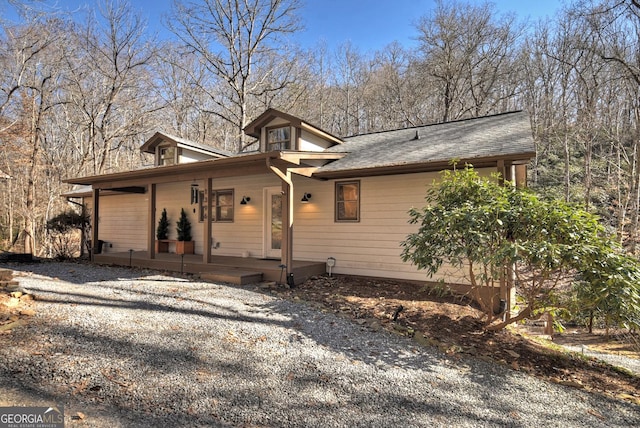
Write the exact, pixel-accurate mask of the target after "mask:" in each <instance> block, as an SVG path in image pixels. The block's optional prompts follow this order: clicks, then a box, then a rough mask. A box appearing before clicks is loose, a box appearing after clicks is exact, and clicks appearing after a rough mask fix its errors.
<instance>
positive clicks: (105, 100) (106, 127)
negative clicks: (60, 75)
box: [65, 1, 158, 174]
mask: <svg viewBox="0 0 640 428" xmlns="http://www.w3.org/2000/svg"><path fill="white" fill-rule="evenodd" d="M100 12H101V14H102V20H100V21H99V20H97V19H96V18H95V17H93V16H89V17H88V18H87V22H86V25H84V26H82V27H79V28H77V29H76V31H74V32H73V33H72V34H73V36H74V40H73V43H70V44H69V45H68V46H67V52H66V55H65V58H66V61H67V65H66V67H67V69H68V80H69V82H70V85H71V86H72V88H71V89H70V91H69V93H68V96H69V103H70V104H71V106H72V110H73V111H70V112H69V118H70V120H71V122H72V123H73V124H74V125H75V127H76V128H75V129H73V130H72V132H70V134H74V133H75V135H76V138H79V140H78V141H77V144H78V146H79V147H80V153H81V159H80V160H79V162H78V163H77V164H76V168H75V169H74V171H75V172H76V173H77V172H80V171H83V172H91V173H93V174H99V173H103V172H105V171H106V170H107V169H111V170H118V169H122V168H124V167H129V168H130V167H132V166H133V165H122V166H119V165H118V164H117V162H116V160H117V158H118V156H119V155H120V154H121V153H119V151H127V150H136V149H137V148H134V147H129V146H128V143H130V142H131V143H132V142H133V141H135V139H136V136H139V135H143V134H144V133H145V132H148V131H149V129H148V128H149V125H148V124H147V123H146V122H145V120H146V119H147V118H148V115H149V113H150V112H152V111H154V110H155V109H156V108H158V105H157V104H158V103H157V102H156V101H155V100H154V99H153V98H152V97H151V94H152V93H153V91H151V76H150V72H149V70H148V68H149V67H150V63H151V58H152V57H153V55H154V54H155V47H154V46H153V44H152V43H150V42H147V41H145V39H144V29H145V27H144V22H143V21H142V20H141V18H140V17H139V15H138V14H136V13H135V12H134V11H133V10H132V9H131V7H130V6H129V4H128V3H126V2H115V1H114V2H111V1H107V2H106V3H104V4H102V6H101V8H100ZM103 23H104V24H103Z"/></svg>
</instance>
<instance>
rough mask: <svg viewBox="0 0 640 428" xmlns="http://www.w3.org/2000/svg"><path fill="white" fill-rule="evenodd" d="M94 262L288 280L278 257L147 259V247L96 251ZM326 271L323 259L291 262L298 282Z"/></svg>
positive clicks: (238, 279)
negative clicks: (109, 251)
mask: <svg viewBox="0 0 640 428" xmlns="http://www.w3.org/2000/svg"><path fill="white" fill-rule="evenodd" d="M94 262H95V263H100V264H113V265H118V266H131V267H141V268H149V269H158V270H166V271H171V272H184V273H194V274H199V275H200V276H201V277H202V278H203V279H206V280H210V281H223V282H229V283H232V284H240V285H244V284H251V283H257V282H261V281H276V282H281V283H285V284H286V283H287V278H286V270H284V271H283V269H281V268H280V267H279V266H280V264H281V262H280V260H271V259H256V258H251V257H247V258H245V257H231V256H211V263H203V262H202V255H200V254H185V255H184V257H183V256H182V255H179V254H175V253H158V254H156V258H155V259H150V258H149V257H148V255H147V252H146V251H133V252H117V253H108V252H107V253H102V254H96V255H95V257H94ZM325 272H326V265H325V263H324V262H309V261H302V260H296V261H294V262H293V279H294V282H295V284H301V283H303V282H304V281H305V280H307V279H308V278H309V277H311V276H314V275H322V274H324V273H325Z"/></svg>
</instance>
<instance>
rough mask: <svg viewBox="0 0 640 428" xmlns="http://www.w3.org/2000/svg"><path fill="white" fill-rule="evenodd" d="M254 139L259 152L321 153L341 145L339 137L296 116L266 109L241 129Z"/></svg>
mask: <svg viewBox="0 0 640 428" xmlns="http://www.w3.org/2000/svg"><path fill="white" fill-rule="evenodd" d="M244 132H245V134H247V135H249V136H251V137H254V138H256V139H258V142H259V147H260V148H259V150H260V151H261V152H271V151H298V152H322V151H324V150H326V149H328V148H329V147H333V146H335V145H337V144H342V140H341V139H340V138H338V137H335V136H333V135H331V134H329V133H328V132H325V131H323V130H322V129H320V128H317V127H315V126H313V125H311V124H309V123H307V122H305V121H303V120H301V119H300V118H298V117H295V116H292V115H290V114H287V113H283V112H281V111H278V110H275V109H268V110H267V111H265V112H264V113H262V114H261V115H260V116H258V117H257V118H256V119H255V120H253V121H252V122H251V123H249V124H248V125H247V126H246V127H245V128H244Z"/></svg>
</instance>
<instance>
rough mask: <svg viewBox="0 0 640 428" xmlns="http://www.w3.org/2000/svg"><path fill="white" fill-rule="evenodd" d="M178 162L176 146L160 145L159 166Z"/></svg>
mask: <svg viewBox="0 0 640 428" xmlns="http://www.w3.org/2000/svg"><path fill="white" fill-rule="evenodd" d="M175 163H176V148H175V147H174V146H168V147H158V166H162V165H174V164H175Z"/></svg>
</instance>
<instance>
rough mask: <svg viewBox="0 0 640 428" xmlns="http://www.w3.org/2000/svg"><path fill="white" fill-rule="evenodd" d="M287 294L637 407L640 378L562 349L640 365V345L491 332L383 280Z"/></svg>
mask: <svg viewBox="0 0 640 428" xmlns="http://www.w3.org/2000/svg"><path fill="white" fill-rule="evenodd" d="M282 294H283V295H286V296H287V297H288V298H294V299H300V300H303V301H307V302H310V303H311V304H314V305H317V306H319V307H320V308H321V309H324V310H329V311H333V312H336V313H339V314H341V315H342V316H345V317H350V318H353V319H355V320H356V322H359V323H361V324H363V325H368V326H370V327H372V328H376V329H377V328H385V329H388V330H393V331H396V332H398V333H399V334H405V335H408V336H412V337H414V339H415V340H416V341H418V342H422V343H424V344H430V345H435V346H437V347H439V348H440V349H441V350H442V351H443V352H445V353H447V354H449V356H450V357H452V358H462V357H464V356H465V355H469V356H473V357H475V358H480V359H484V360H490V361H495V362H498V363H501V364H505V365H508V366H510V367H511V368H512V369H513V370H519V371H524V372H526V373H529V374H531V375H533V376H536V377H539V378H543V379H547V380H549V381H552V382H556V383H560V384H564V385H568V386H572V387H576V388H582V389H585V390H589V391H593V392H597V393H602V394H606V395H609V396H613V397H616V398H618V399H623V400H627V401H630V402H633V403H636V404H640V376H638V375H634V374H632V373H631V372H629V371H626V370H621V369H619V368H616V367H613V366H611V365H608V364H606V363H604V362H602V361H600V360H597V359H594V358H590V357H585V356H583V355H581V354H580V353H576V352H573V353H572V352H568V351H567V350H566V349H564V348H562V347H561V346H559V345H561V344H562V345H574V346H577V345H587V346H588V347H589V348H590V349H597V350H598V351H599V352H605V353H607V352H608V353H613V354H616V355H625V356H627V357H630V358H640V353H639V352H638V348H637V343H636V344H634V343H632V341H627V342H625V341H622V342H621V341H620V337H618V338H617V339H616V338H612V339H610V338H607V337H606V336H605V334H604V332H595V333H594V334H588V333H587V332H586V331H583V330H580V329H572V330H570V331H566V332H564V333H563V334H559V335H554V337H553V340H549V338H547V339H545V338H544V337H541V336H540V335H539V334H538V332H537V331H536V328H532V327H522V326H521V327H517V328H513V329H507V330H504V331H501V332H488V331H485V330H484V329H483V328H482V322H480V321H478V318H479V315H480V312H479V311H478V310H477V309H475V308H474V307H472V306H471V305H470V304H469V303H468V302H463V301H461V299H460V298H459V297H453V296H450V295H446V296H445V295H442V294H444V293H434V292H433V291H432V290H431V292H430V289H429V288H426V287H421V286H420V285H417V284H415V283H403V282H397V281H388V280H384V279H371V278H354V277H342V276H338V277H333V278H327V277H320V278H315V279H312V280H309V281H307V282H306V283H304V284H302V285H300V286H298V287H296V288H293V289H291V290H286V291H283V292H282ZM437 294H441V295H440V296H438V295H437ZM400 307H402V310H401V311H400V312H399V313H397V317H396V320H395V321H394V320H393V318H394V315H396V312H397V311H398V309H399V308H400ZM625 337H626V338H627V339H629V338H630V337H631V336H630V335H627V336H622V338H623V339H624V338H625ZM636 339H637V337H636Z"/></svg>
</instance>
